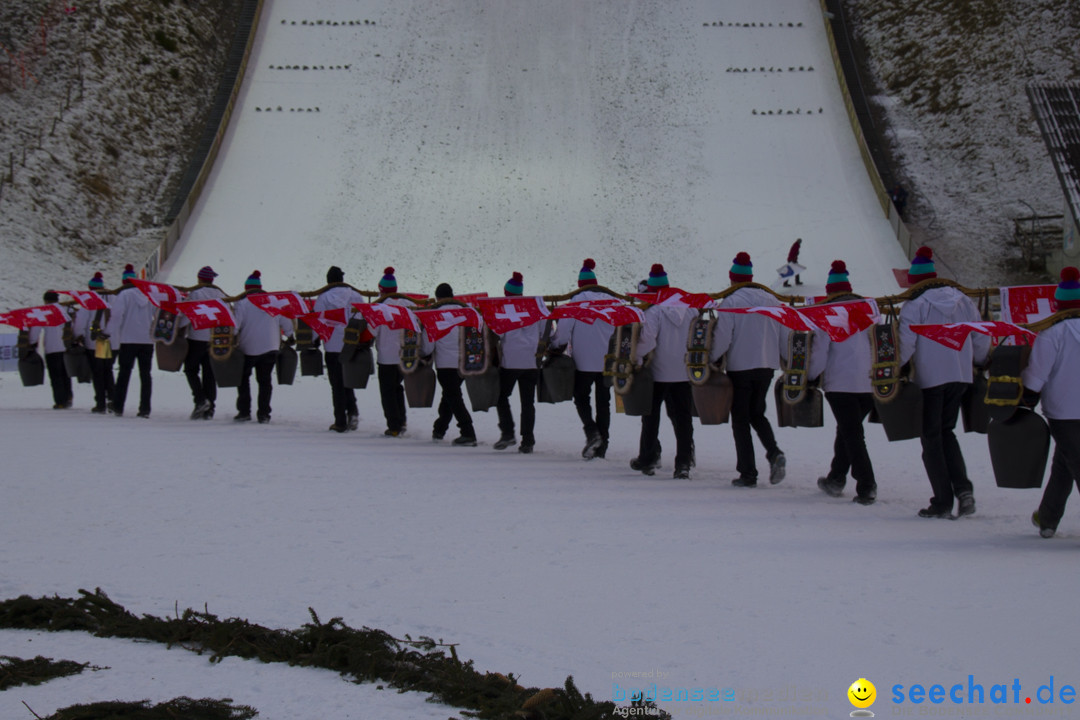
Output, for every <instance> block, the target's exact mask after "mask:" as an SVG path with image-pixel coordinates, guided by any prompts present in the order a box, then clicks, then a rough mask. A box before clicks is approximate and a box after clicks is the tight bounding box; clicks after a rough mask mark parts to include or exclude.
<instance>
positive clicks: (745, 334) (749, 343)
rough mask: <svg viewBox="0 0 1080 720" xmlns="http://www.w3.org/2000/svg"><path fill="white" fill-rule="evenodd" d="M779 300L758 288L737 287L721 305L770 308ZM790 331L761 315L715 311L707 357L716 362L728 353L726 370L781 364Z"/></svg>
mask: <svg viewBox="0 0 1080 720" xmlns="http://www.w3.org/2000/svg"><path fill="white" fill-rule="evenodd" d="M781 304H782V303H781V302H780V301H779V300H778V299H777V298H776V296H775V295H773V294H772V293H768V292H765V291H764V290H762V289H761V288H756V287H744V288H739V289H738V290H736V291H735V292H733V293H732V294H730V295H728V296H727V297H726V298H724V300H723V302H722V303H721V304H720V307H722V308H724V307H728V308H748V307H769V306H776V305H781ZM788 335H790V331H789V330H788V329H787V328H786V327H784V326H783V325H781V324H780V323H778V322H776V321H775V320H772V319H770V318H768V317H765V316H764V315H758V314H755V313H748V314H745V315H740V314H738V313H726V312H721V313H717V318H716V327H715V329H714V330H713V343H712V352H711V353H710V355H709V357H710V359H711V360H712V361H713V362H714V363H715V362H718V361H719V360H720V357H721V356H722V355H723V354H724V353H725V352H726V353H727V369H728V370H729V371H738V370H755V369H759V368H771V369H773V370H776V369H778V368H779V367H780V353H781V347H783V348H784V352H787V341H788Z"/></svg>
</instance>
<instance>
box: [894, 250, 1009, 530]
mask: <svg viewBox="0 0 1080 720" xmlns="http://www.w3.org/2000/svg"><path fill="white" fill-rule="evenodd" d="M936 277H937V272H935V270H934V262H933V253H932V252H931V250H930V248H928V247H925V246H924V247H921V248H919V250H918V251H917V252H916V254H915V258H914V259H913V260H912V262H911V269H910V270H909V271H908V281H909V282H910V283H911V284H912V285H914V284H916V283H919V282H922V281H923V280H929V279H931V278H936ZM981 319H982V318H981V317H980V315H979V310H978V308H977V307H975V303H974V302H972V301H971V298H969V297H968V296H967V295H964V293H962V292H960V291H959V290H958V289H956V288H954V287H931V288H926V289H923V290H922V291H919V292H916V293H915V297H913V298H912V299H910V300H908V301H907V302H905V303H904V306H903V307H902V308H901V309H900V364H901V366H903V365H906V364H907V363H908V362H911V365H912V373H913V374H912V377H913V379H914V382H915V383H916V384H917V385H918V386H919V388H920V389H921V390H922V397H923V412H922V435H921V436H920V440H921V442H922V459H923V467H925V468H926V475H927V477H928V478H929V480H930V487H931V488H932V489H933V491H934V496H933V497H932V498H931V499H930V505H929V507H926V508H923V509H922V510H920V511H919V513H918V514H919V517H924V518H951V517H953V515H952V509H953V502H954V501H956V505H957V510H956V516H963V515H972V514H974V512H975V495H974V492H973V486H972V484H971V480H969V479H968V476H967V466H966V465H965V464H964V455H963V453H961V451H960V444H959V443H958V442H957V440H956V435H955V434H954V432H953V429H954V428H955V427H956V419H957V417H959V415H960V404H961V401H962V399H963V396H964V392H965V391H966V390H967V388H968V386H970V385H971V383H972V382H973V380H974V370H973V365H972V363H973V362H974V363H977V364H980V365H981V364H982V363H983V362H985V360H986V354H987V351H988V350H989V349H990V338H989V337H988V336H986V335H981V334H978V333H972V334H971V335H970V336H969V337H968V339H967V340H966V341H965V342H964V345H963V347H961V348H960V350H959V351H957V350H952V349H950V348H947V347H945V346H944V345H941V344H940V343H937V342H934V341H933V340H930V339H929V338H925V337H923V336H921V335H919V334H917V333H916V332H915V331H914V330H912V329H911V326H912V325H923V324H944V323H955V322H978V321H979V320H981Z"/></svg>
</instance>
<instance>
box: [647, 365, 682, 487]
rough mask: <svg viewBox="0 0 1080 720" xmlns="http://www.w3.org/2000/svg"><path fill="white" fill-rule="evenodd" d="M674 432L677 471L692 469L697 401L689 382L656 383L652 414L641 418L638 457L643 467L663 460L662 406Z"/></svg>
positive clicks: (654, 385)
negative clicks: (694, 398) (661, 458)
mask: <svg viewBox="0 0 1080 720" xmlns="http://www.w3.org/2000/svg"><path fill="white" fill-rule="evenodd" d="M661 404H662V405H664V406H666V408H667V416H668V418H670V419H671V426H672V427H673V428H674V429H675V469H677V470H678V469H680V468H689V467H690V459H691V458H692V457H693V454H694V417H693V406H694V400H693V395H692V393H691V390H690V383H689V382H671V383H668V382H654V383H653V395H652V410H651V411H650V412H649V414H648V415H643V416H642V417H641V440H640V442H639V444H638V457H639V458H640V459H641V461H642V463H643V464H655V463H656V461H657V460H658V459H659V456H660V406H661Z"/></svg>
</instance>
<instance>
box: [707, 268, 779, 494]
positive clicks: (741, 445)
mask: <svg viewBox="0 0 1080 720" xmlns="http://www.w3.org/2000/svg"><path fill="white" fill-rule="evenodd" d="M728 278H729V280H730V281H731V284H732V285H736V284H739V283H748V282H752V281H753V279H754V264H753V263H752V262H751V261H750V255H749V254H747V253H745V252H740V253H739V254H737V255H736V256H735V260H734V261H733V263H732V266H731V271H730V272H729V273H728ZM771 305H780V301H779V300H777V299H776V296H775V295H772V294H771V293H768V292H766V291H765V290H762V289H761V288H756V287H742V288H739V289H738V290H736V291H735V292H733V293H732V294H730V295H728V296H727V297H726V298H724V300H723V302H722V303H721V307H725V308H727V307H731V308H748V307H766V306H771ZM788 334H789V332H788V330H787V328H785V327H784V326H782V325H781V324H780V323H778V322H776V321H774V320H771V319H769V318H767V317H764V316H761V315H756V314H737V313H723V312H722V313H718V317H717V320H716V328H715V329H714V331H713V346H712V353H711V356H710V357H711V360H712V361H713V362H714V363H718V362H719V360H720V357H721V356H722V355H723V354H724V353H727V356H728V357H727V374H728V377H729V378H731V385H732V403H731V434H732V435H733V436H734V438H735V455H736V465H735V467H736V470H738V472H739V477H737V478H735V479H734V480H732V481H731V484H732V485H735V486H736V487H755V486H757V478H758V471H757V462H756V461H755V459H754V438H753V436H752V435H751V433H750V431H751V429H753V430H754V432H756V433H757V436H758V440H760V441H761V444H762V445H764V446H765V459H766V460H767V461H768V462H769V482H771V483H772V484H774V485H775V484H776V483H778V482H780V481H781V480H783V479H784V474H785V469H786V467H787V459H786V458H785V457H784V453H783V451H781V450H780V446H779V445H778V444H777V442H776V436H775V435H774V434H773V429H772V425H770V424H769V419H768V418H767V417H765V399H766V397H768V393H769V388H770V387H771V385H772V378H773V374H774V373H775V372H776V370H777V369H778V368H779V367H780V353H781V348H782V347H786V346H787V339H788Z"/></svg>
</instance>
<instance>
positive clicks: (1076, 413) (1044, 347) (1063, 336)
mask: <svg viewBox="0 0 1080 720" xmlns="http://www.w3.org/2000/svg"><path fill="white" fill-rule="evenodd" d="M1078 353H1080V318H1073V319H1069V320H1062V321H1061V322H1059V323H1057V324H1055V325H1051V326H1050V327H1049V328H1047V329H1046V330H1043V331H1042V332H1041V333H1039V335H1038V337H1036V338H1035V344H1034V346H1032V348H1031V357H1030V358H1029V359H1028V365H1027V368H1025V369H1024V372H1023V375H1022V378H1023V381H1024V387H1026V388H1028V389H1030V390H1034V391H1035V392H1041V393H1042V397H1041V398H1040V400H1039V402H1041V403H1042V409H1043V414H1044V415H1046V417H1048V418H1050V419H1051V420H1080V379H1078V377H1077V372H1076V366H1077V358H1080V354H1078Z"/></svg>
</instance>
